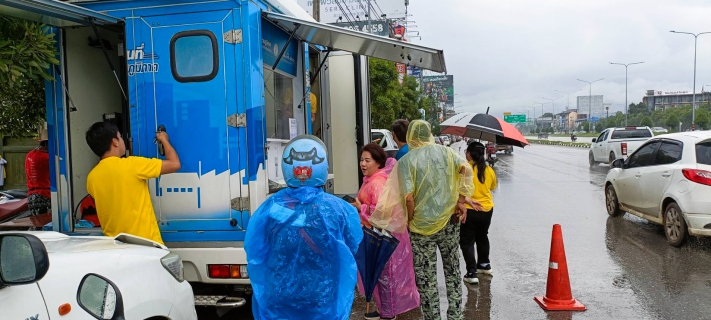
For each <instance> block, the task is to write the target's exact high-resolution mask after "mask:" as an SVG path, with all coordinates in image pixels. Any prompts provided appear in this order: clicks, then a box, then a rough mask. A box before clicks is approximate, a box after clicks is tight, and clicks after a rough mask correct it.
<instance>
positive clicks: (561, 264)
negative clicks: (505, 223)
mask: <svg viewBox="0 0 711 320" xmlns="http://www.w3.org/2000/svg"><path fill="white" fill-rule="evenodd" d="M533 300H536V302H538V304H539V305H540V306H541V308H543V309H544V310H561V311H562V310H568V311H582V310H585V306H584V305H583V304H582V303H580V302H579V301H578V300H575V298H573V294H572V293H571V291H570V278H569V277H568V263H567V262H566V260H565V248H564V247H563V232H562V231H561V228H560V225H559V224H554V225H553V236H552V237H551V257H550V261H549V263H548V283H547V285H546V295H545V296H535V297H533Z"/></svg>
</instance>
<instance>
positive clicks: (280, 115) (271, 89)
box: [264, 68, 296, 140]
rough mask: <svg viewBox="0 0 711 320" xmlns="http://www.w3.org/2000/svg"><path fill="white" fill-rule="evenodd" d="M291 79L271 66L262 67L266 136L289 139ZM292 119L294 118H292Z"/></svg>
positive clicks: (292, 94) (292, 97)
mask: <svg viewBox="0 0 711 320" xmlns="http://www.w3.org/2000/svg"><path fill="white" fill-rule="evenodd" d="M293 83H294V81H293V79H292V78H291V77H289V76H286V75H283V74H281V73H279V72H276V71H272V70H271V68H264V102H265V104H266V113H267V138H270V139H283V140H291V131H293V130H295V129H296V128H293V129H292V128H291V122H292V121H293V122H295V121H296V120H295V118H294V89H293ZM292 119H294V120H292Z"/></svg>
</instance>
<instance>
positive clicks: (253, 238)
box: [244, 187, 363, 320]
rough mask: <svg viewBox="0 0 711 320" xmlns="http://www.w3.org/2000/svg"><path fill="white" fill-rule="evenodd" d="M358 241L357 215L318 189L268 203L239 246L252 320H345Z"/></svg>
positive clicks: (286, 193) (288, 192)
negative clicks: (250, 293) (248, 282)
mask: <svg viewBox="0 0 711 320" xmlns="http://www.w3.org/2000/svg"><path fill="white" fill-rule="evenodd" d="M362 238H363V231H362V230H361V227H360V219H359V217H358V212H357V210H356V209H355V208H354V207H353V206H351V205H349V204H348V203H346V202H345V201H343V200H341V199H339V198H337V197H335V196H333V195H330V194H327V193H325V192H323V190H322V189H320V188H314V187H301V188H287V189H283V190H281V191H279V192H277V193H276V194H274V195H273V196H271V197H270V198H269V199H267V201H265V202H264V203H263V204H262V205H261V206H260V207H259V209H257V211H256V212H255V213H254V215H253V216H252V218H251V219H250V221H249V227H248V228H247V235H246V239H245V246H244V248H245V251H246V252H247V261H248V266H247V269H248V272H249V276H250V279H251V283H252V289H253V290H254V295H253V303H252V305H253V307H252V312H253V315H254V317H255V319H329V320H332V319H348V317H349V315H350V310H351V306H352V304H353V297H354V290H353V289H354V287H355V285H356V281H357V280H356V279H357V274H358V270H357V267H356V263H355V258H354V257H353V256H354V254H355V253H356V251H357V250H358V245H359V244H360V241H361V240H362Z"/></svg>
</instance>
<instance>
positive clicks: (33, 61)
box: [0, 16, 59, 137]
mask: <svg viewBox="0 0 711 320" xmlns="http://www.w3.org/2000/svg"><path fill="white" fill-rule="evenodd" d="M48 30H49V29H48V28H47V27H46V26H45V25H43V24H37V23H33V22H29V21H25V20H18V19H13V18H9V17H3V16H0V83H2V85H0V106H2V112H0V134H4V135H8V136H13V137H26V136H29V135H32V134H33V133H34V132H36V131H35V130H36V128H37V127H38V125H39V124H41V123H42V122H43V121H44V120H45V114H46V113H45V99H44V85H45V82H44V81H45V80H50V81H52V80H54V79H53V78H52V77H51V76H50V75H49V73H48V71H49V69H50V67H51V66H52V65H58V64H59V61H58V60H57V59H56V56H57V55H58V53H57V50H56V49H55V47H54V45H55V42H56V41H55V40H54V34H53V33H49V32H48Z"/></svg>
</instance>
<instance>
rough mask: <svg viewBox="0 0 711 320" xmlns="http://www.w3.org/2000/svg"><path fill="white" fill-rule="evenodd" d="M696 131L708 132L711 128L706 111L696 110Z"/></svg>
mask: <svg viewBox="0 0 711 320" xmlns="http://www.w3.org/2000/svg"><path fill="white" fill-rule="evenodd" d="M695 122H696V130H706V129H708V127H709V115H708V112H707V111H706V110H696V121H695Z"/></svg>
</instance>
